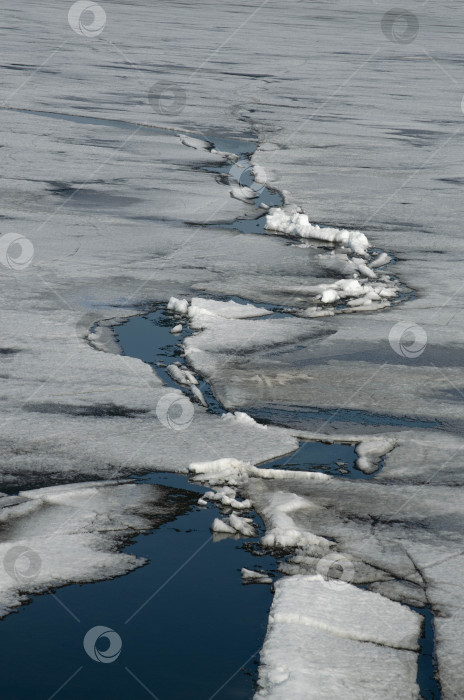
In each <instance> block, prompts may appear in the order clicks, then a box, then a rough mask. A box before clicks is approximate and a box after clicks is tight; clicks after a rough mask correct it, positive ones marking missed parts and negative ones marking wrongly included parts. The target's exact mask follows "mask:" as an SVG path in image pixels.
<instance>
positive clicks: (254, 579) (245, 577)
mask: <svg viewBox="0 0 464 700" xmlns="http://www.w3.org/2000/svg"><path fill="white" fill-rule="evenodd" d="M241 574H242V583H272V578H271V577H270V576H268V575H267V574H265V573H264V572H261V571H251V569H245V568H243V569H242V571H241Z"/></svg>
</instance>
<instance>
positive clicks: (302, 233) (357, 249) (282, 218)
mask: <svg viewBox="0 0 464 700" xmlns="http://www.w3.org/2000/svg"><path fill="white" fill-rule="evenodd" d="M265 228H266V229H267V230H268V231H279V232H282V233H287V234H289V235H292V236H299V237H300V238H316V239H318V240H321V241H327V242H330V243H336V244H338V245H342V246H345V247H347V248H351V250H352V251H353V252H354V253H357V254H358V255H363V256H365V255H366V254H367V249H368V248H369V241H368V240H367V237H366V236H365V234H364V233H361V232H360V231H347V230H346V229H338V228H322V227H321V226H318V225H317V224H311V223H309V219H308V215H307V214H302V213H299V212H293V213H287V212H286V211H285V210H284V209H282V208H281V207H273V208H272V209H271V210H270V212H269V214H267V215H266V225H265Z"/></svg>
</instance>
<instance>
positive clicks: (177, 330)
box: [171, 323, 182, 333]
mask: <svg viewBox="0 0 464 700" xmlns="http://www.w3.org/2000/svg"><path fill="white" fill-rule="evenodd" d="M171 333H182V323H178V324H177V326H174V328H171Z"/></svg>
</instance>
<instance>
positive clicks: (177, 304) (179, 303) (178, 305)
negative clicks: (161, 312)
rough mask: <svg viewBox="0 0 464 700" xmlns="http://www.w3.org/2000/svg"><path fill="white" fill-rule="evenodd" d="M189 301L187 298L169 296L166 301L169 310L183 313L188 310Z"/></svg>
mask: <svg viewBox="0 0 464 700" xmlns="http://www.w3.org/2000/svg"><path fill="white" fill-rule="evenodd" d="M188 307H189V303H188V301H187V299H177V298H176V297H171V298H170V299H169V301H168V309H169V311H175V312H176V313H178V314H183V315H185V314H186V313H187V311H188Z"/></svg>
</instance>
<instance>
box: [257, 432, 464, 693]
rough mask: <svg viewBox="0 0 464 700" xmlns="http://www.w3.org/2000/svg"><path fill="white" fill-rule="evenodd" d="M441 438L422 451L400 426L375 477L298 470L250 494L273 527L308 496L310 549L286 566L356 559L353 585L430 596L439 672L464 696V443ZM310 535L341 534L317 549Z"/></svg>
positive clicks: (419, 598) (298, 523) (299, 525)
mask: <svg viewBox="0 0 464 700" xmlns="http://www.w3.org/2000/svg"><path fill="white" fill-rule="evenodd" d="M434 438H435V439H434V440H432V439H431V437H430V436H429V433H426V434H425V437H424V438H423V440H424V442H425V445H423V447H424V451H423V452H420V451H419V450H418V443H419V442H420V433H419V431H415V432H413V431H411V433H409V434H400V435H399V436H398V446H397V447H395V449H394V450H393V451H392V452H390V453H389V454H387V456H386V459H385V465H384V467H383V470H382V472H381V473H380V474H379V476H376V477H375V478H374V480H372V481H369V482H366V481H363V482H360V481H356V482H350V481H346V480H342V479H336V478H334V479H330V480H329V481H325V482H306V483H304V481H303V480H302V479H298V475H295V477H294V479H293V481H291V482H290V481H285V482H284V481H280V483H279V482H277V481H276V480H275V481H272V482H270V481H265V480H262V479H252V480H250V482H249V484H248V489H247V496H248V497H249V498H250V499H251V500H252V501H253V503H254V506H255V508H256V509H257V510H258V512H260V513H261V515H262V516H263V519H264V522H265V526H266V528H273V527H274V521H273V518H272V514H271V513H270V509H271V508H272V504H273V503H275V500H276V497H278V498H279V499H280V500H281V501H282V502H284V501H285V500H289V501H291V499H294V498H296V497H298V498H299V499H300V508H299V509H295V510H293V511H292V513H291V516H292V521H293V529H298V531H299V532H300V533H301V534H300V549H297V550H296V556H294V557H292V558H290V559H289V561H288V564H286V565H285V566H284V568H283V570H284V572H285V573H300V574H301V573H307V574H312V575H314V574H316V573H318V568H317V567H318V565H319V562H320V561H321V558H324V557H327V556H330V557H332V558H335V559H337V556H338V561H339V562H340V564H341V566H342V568H343V566H344V562H345V561H346V559H348V560H349V561H350V564H349V565H348V567H347V568H346V571H347V574H348V575H349V577H350V580H352V583H353V584H358V585H363V586H365V587H366V588H367V589H369V590H371V591H376V592H379V593H381V594H382V595H384V596H387V597H388V598H390V599H392V600H396V601H398V602H403V603H406V604H407V605H419V606H424V605H427V604H429V605H430V606H431V609H432V611H433V613H434V615H435V629H436V642H437V649H436V651H437V658H438V666H439V674H440V678H441V679H443V680H445V681H446V684H447V686H448V687H446V686H445V687H444V695H445V697H453V695H452V691H451V690H450V689H453V692H455V693H457V695H458V696H459V695H461V694H462V693H463V692H464V684H463V683H464V682H463V676H462V668H461V665H460V662H459V658H460V654H461V652H460V651H457V649H458V648H459V649H461V643H460V641H459V640H460V632H459V630H460V629H461V628H462V625H463V624H464V614H463V610H464V595H463V593H462V587H461V586H460V585H459V581H460V580H461V577H462V572H463V571H464V555H463V548H462V531H463V529H464V516H463V513H464V498H463V495H462V488H459V485H460V484H461V483H462V449H463V447H464V441H463V440H462V438H460V439H459V440H458V438H456V437H454V438H453V440H452V441H451V443H450V444H449V445H448V444H446V443H445V444H443V436H442V435H439V434H438V433H435V434H434ZM440 445H441V449H440ZM397 450H398V453H397ZM390 462H391V463H392V474H391V475H390V478H388V476H386V475H388V472H389V464H390ZM424 463H425V464H426V465H427V468H425V466H424ZM448 468H449V469H450V474H447V473H446V472H447V469H448ZM416 469H417V474H416V473H415V470H416ZM395 476H396V478H395ZM305 533H310V535H311V537H312V538H314V536H319V537H323V538H327V539H328V540H329V542H332V540H333V542H332V544H331V545H330V549H329V550H327V547H326V548H325V549H321V548H320V547H319V548H315V547H308V545H307V544H306V543H305ZM351 575H352V576H353V578H352V579H351ZM375 697H377V696H375Z"/></svg>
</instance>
